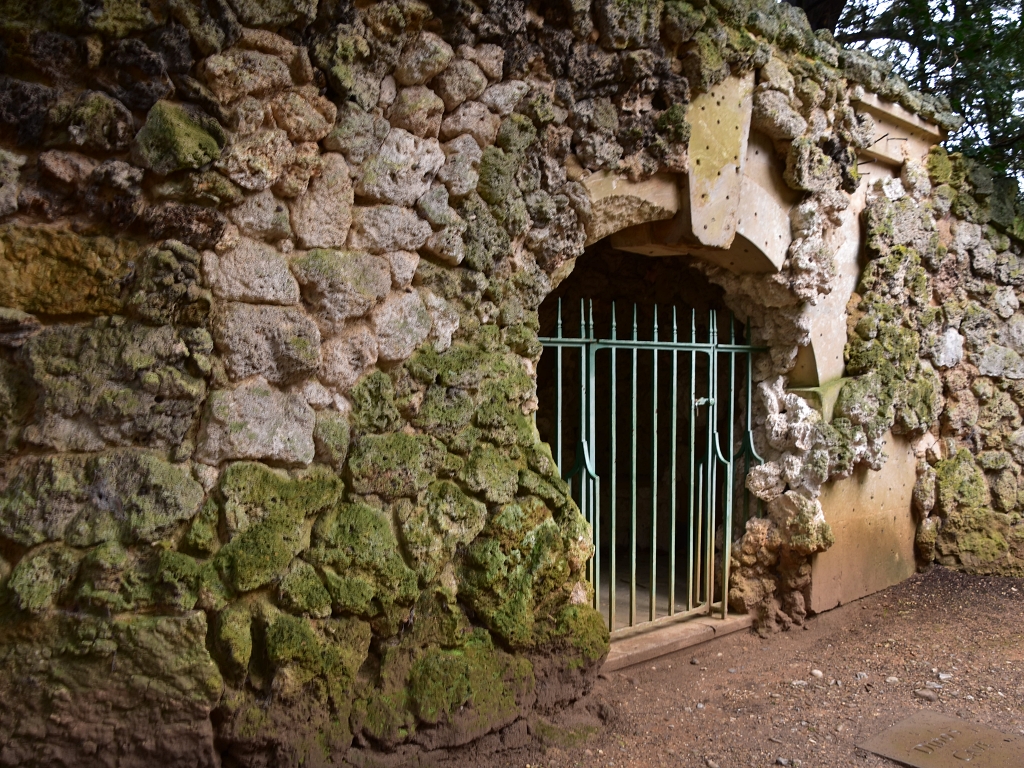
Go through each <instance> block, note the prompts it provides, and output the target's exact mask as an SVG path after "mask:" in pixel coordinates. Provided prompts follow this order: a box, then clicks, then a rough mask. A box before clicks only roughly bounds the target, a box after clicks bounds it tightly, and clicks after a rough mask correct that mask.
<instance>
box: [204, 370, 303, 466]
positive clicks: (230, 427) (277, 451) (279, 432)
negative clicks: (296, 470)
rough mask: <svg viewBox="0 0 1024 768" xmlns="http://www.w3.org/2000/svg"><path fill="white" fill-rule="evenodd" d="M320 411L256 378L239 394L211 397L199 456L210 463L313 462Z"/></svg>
mask: <svg viewBox="0 0 1024 768" xmlns="http://www.w3.org/2000/svg"><path fill="white" fill-rule="evenodd" d="M315 422H316V416H315V412H314V411H313V409H312V408H310V407H309V406H308V405H307V404H306V401H305V400H303V399H302V398H301V397H300V396H299V395H296V394H285V393H281V392H276V391H275V390H273V389H272V388H271V387H270V386H269V385H268V384H267V381H266V380H265V379H262V378H259V377H257V378H255V379H253V380H251V381H250V382H247V383H244V384H242V385H240V386H239V387H238V388H237V389H233V390H218V391H215V392H211V393H210V398H209V400H208V401H207V405H206V412H205V414H204V416H203V426H202V431H201V432H200V436H199V449H198V451H197V452H196V458H197V459H198V460H199V461H203V462H207V463H209V464H218V463H220V462H222V461H225V460H237V459H256V460H264V461H273V462H280V463H282V464H286V465H305V464H309V463H310V462H311V461H312V460H313V456H314V453H315V447H314V445H313V426H314V424H315Z"/></svg>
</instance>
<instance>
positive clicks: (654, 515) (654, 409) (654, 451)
mask: <svg viewBox="0 0 1024 768" xmlns="http://www.w3.org/2000/svg"><path fill="white" fill-rule="evenodd" d="M652 340H653V341H658V305H657V304H655V305H654V338H653V339H652ZM651 369H652V374H651V605H650V620H651V621H654V620H655V619H656V618H657V617H658V604H657V594H658V587H657V584H658V349H657V347H655V348H654V349H652V350H651Z"/></svg>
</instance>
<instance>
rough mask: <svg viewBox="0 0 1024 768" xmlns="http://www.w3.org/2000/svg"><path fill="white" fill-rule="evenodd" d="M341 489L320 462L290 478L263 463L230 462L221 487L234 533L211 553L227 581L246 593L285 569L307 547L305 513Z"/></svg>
mask: <svg viewBox="0 0 1024 768" xmlns="http://www.w3.org/2000/svg"><path fill="white" fill-rule="evenodd" d="M342 490H343V485H342V482H341V480H340V478H338V477H337V476H336V475H335V474H334V473H333V472H331V471H330V470H327V469H326V468H324V467H313V468H312V469H310V470H309V471H308V472H305V473H301V474H297V476H296V477H294V478H289V477H287V476H282V475H280V474H278V473H276V472H274V471H273V470H271V469H270V468H269V467H266V466H264V465H262V464H255V463H248V462H241V463H238V464H233V465H231V466H229V467H228V469H227V470H225V471H224V473H223V475H222V476H221V484H220V491H221V494H222V496H223V497H224V510H225V512H224V516H225V519H226V520H227V521H228V527H229V529H232V530H234V531H235V532H236V533H235V536H234V537H233V538H232V539H231V541H229V542H228V543H227V544H226V545H224V546H223V547H222V548H221V549H220V550H219V551H218V552H217V555H216V558H215V559H216V562H217V565H218V568H219V570H220V572H221V573H222V574H223V575H224V578H225V580H226V581H227V583H228V584H229V585H230V586H231V587H233V588H234V589H235V590H237V591H239V592H248V591H251V590H254V589H257V588H259V587H261V586H263V585H265V584H268V583H269V582H271V581H272V580H273V579H274V578H275V577H277V576H278V575H281V574H283V573H284V571H285V569H286V568H287V567H288V565H289V563H291V561H292V558H294V557H295V556H296V555H298V554H299V553H300V552H302V550H304V549H305V547H306V546H307V544H306V542H307V538H306V537H307V535H308V534H307V528H306V526H305V520H306V518H307V517H310V516H312V515H315V514H317V513H318V512H319V511H320V510H322V509H326V508H330V507H331V506H333V505H334V504H335V503H336V502H337V500H338V499H339V498H340V495H341V493H342ZM232 521H233V523H232Z"/></svg>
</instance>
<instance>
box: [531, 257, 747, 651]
mask: <svg viewBox="0 0 1024 768" xmlns="http://www.w3.org/2000/svg"><path fill="white" fill-rule="evenodd" d="M691 264H692V262H691V260H690V259H689V257H685V256H669V257H656V258H651V257H645V256H641V255H638V254H635V253H627V252H624V251H620V250H617V249H615V248H613V247H612V246H611V243H610V242H609V240H607V239H606V240H603V241H600V242H598V243H596V244H595V245H593V246H591V247H590V248H588V249H587V252H586V254H585V255H584V256H583V257H581V259H580V260H578V262H577V265H576V268H575V270H574V272H573V273H572V274H571V275H569V276H568V277H567V278H566V279H565V280H564V281H563V282H562V283H561V284H560V285H559V286H558V288H557V289H556V290H555V291H553V292H552V294H551V295H550V296H549V297H548V298H547V299H546V300H545V302H544V303H543V304H542V305H541V307H540V324H541V332H540V335H541V337H542V338H541V341H542V343H543V344H544V347H545V351H544V354H543V355H542V357H541V361H540V365H539V368H538V400H539V409H538V414H537V427H538V430H539V432H540V435H541V438H542V439H543V440H545V441H546V442H548V443H549V444H550V445H551V447H552V451H553V453H554V455H555V458H556V461H557V462H558V464H559V467H560V468H561V471H562V475H563V477H565V478H566V479H569V480H570V483H571V486H572V489H573V498H574V499H575V500H576V502H577V503H578V504H579V505H580V508H581V510H582V511H583V512H584V514H585V515H586V516H587V519H588V521H589V522H590V523H591V525H592V526H593V530H594V543H595V547H596V553H595V555H594V558H593V559H592V561H591V563H590V567H589V570H588V575H589V578H590V580H591V584H592V585H593V587H594V592H595V596H594V605H595V607H596V608H598V610H599V611H601V613H602V614H603V615H604V617H605V619H606V621H607V622H608V625H609V628H610V629H611V630H612V631H621V630H623V629H628V628H630V627H633V626H638V625H640V624H644V623H648V622H653V621H659V620H664V619H670V618H679V617H685V616H688V615H699V614H708V613H711V612H712V611H715V612H716V613H718V612H719V611H721V612H723V615H724V612H725V610H726V608H725V603H726V601H724V600H723V599H722V598H723V594H722V592H723V590H722V585H723V584H728V558H724V557H722V551H723V541H724V540H725V537H724V535H723V532H724V531H725V530H726V529H729V530H730V531H737V532H738V531H739V530H741V529H742V526H743V524H744V523H745V521H746V518H747V517H749V516H750V515H751V514H752V512H753V511H754V510H753V509H752V507H751V505H752V503H753V501H752V500H751V499H750V498H748V496H747V494H746V492H745V490H744V488H743V480H744V478H745V476H746V472H747V469H749V467H750V466H751V463H752V462H758V461H760V459H759V458H758V457H757V455H756V452H755V451H754V450H753V446H752V442H751V440H750V436H749V431H748V430H749V421H748V414H749V413H750V392H751V380H750V373H751V365H750V363H751V356H752V355H753V354H754V352H756V351H757V350H756V349H755V348H754V347H752V346H750V345H749V344H748V343H747V339H746V336H745V329H744V328H743V326H742V325H741V324H740V323H739V322H737V321H736V320H735V319H734V318H733V317H732V315H731V313H730V312H729V311H728V310H727V309H725V304H724V301H723V298H722V291H721V289H720V288H718V287H716V286H713V285H711V284H710V283H709V282H708V281H707V280H706V279H705V278H704V276H703V274H701V273H700V272H699V271H697V270H696V269H694V268H693V267H692V266H691ZM733 538H734V535H733V534H732V533H731V534H730V536H729V537H728V540H729V542H731V541H732V539H733Z"/></svg>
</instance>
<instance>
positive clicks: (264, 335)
mask: <svg viewBox="0 0 1024 768" xmlns="http://www.w3.org/2000/svg"><path fill="white" fill-rule="evenodd" d="M296 288H297V287H296ZM213 339H214V343H215V344H216V347H217V350H218V351H219V352H220V353H221V355H222V356H223V358H224V366H225V368H226V369H227V372H228V375H230V376H231V378H232V379H235V380H241V379H246V378H249V377H250V376H262V377H264V378H265V379H267V380H268V381H271V382H273V383H275V384H283V383H286V382H289V381H294V380H295V379H300V378H303V377H305V376H309V375H310V374H314V373H316V372H317V370H318V369H319V367H320V330H319V329H318V328H317V324H316V323H315V322H314V321H313V320H312V319H311V318H310V317H308V316H307V315H305V314H303V313H302V312H301V311H300V310H298V309H296V308H294V307H276V306H270V305H266V304H261V305H256V304H243V303H241V302H230V303H227V304H225V305H223V306H222V307H221V308H220V310H219V312H218V313H217V315H216V316H215V318H214V325H213Z"/></svg>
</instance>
